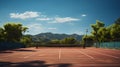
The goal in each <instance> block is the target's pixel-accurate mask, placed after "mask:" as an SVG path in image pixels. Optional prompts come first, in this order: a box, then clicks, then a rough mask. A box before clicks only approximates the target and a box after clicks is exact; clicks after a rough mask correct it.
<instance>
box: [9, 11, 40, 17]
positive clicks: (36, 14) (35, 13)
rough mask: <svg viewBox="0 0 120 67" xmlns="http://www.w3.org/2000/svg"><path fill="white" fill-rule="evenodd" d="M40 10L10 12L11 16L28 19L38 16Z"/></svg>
mask: <svg viewBox="0 0 120 67" xmlns="http://www.w3.org/2000/svg"><path fill="white" fill-rule="evenodd" d="M38 16H39V13H38V12H33V11H26V12H24V13H10V18H18V19H28V18H35V17H38Z"/></svg>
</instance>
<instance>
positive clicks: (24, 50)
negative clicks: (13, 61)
mask: <svg viewBox="0 0 120 67" xmlns="http://www.w3.org/2000/svg"><path fill="white" fill-rule="evenodd" d="M13 51H23V52H36V51H35V50H26V49H14V50H13Z"/></svg>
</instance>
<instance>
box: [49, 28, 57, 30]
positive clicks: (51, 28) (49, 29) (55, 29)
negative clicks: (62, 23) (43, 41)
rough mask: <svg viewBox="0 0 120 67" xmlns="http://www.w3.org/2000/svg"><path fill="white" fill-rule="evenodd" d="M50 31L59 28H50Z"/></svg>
mask: <svg viewBox="0 0 120 67" xmlns="http://www.w3.org/2000/svg"><path fill="white" fill-rule="evenodd" d="M48 29H49V30H56V29H57V28H48Z"/></svg>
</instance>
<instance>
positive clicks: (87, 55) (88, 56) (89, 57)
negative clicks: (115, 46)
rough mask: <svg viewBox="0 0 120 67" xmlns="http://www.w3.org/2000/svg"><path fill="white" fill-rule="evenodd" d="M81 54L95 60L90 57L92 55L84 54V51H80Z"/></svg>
mask: <svg viewBox="0 0 120 67" xmlns="http://www.w3.org/2000/svg"><path fill="white" fill-rule="evenodd" d="M79 52H80V53H81V54H83V55H85V56H87V57H89V58H91V59H95V58H94V57H92V56H90V55H88V54H86V53H83V52H82V51H80V50H79Z"/></svg>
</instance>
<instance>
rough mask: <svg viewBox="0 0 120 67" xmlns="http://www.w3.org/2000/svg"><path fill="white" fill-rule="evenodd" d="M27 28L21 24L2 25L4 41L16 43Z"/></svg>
mask: <svg viewBox="0 0 120 67" xmlns="http://www.w3.org/2000/svg"><path fill="white" fill-rule="evenodd" d="M27 29H28V28H27V27H23V26H22V24H17V23H7V24H5V25H4V31H5V36H6V37H5V38H6V41H12V42H18V41H20V38H21V37H22V33H23V32H25V31H26V30H27Z"/></svg>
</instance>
